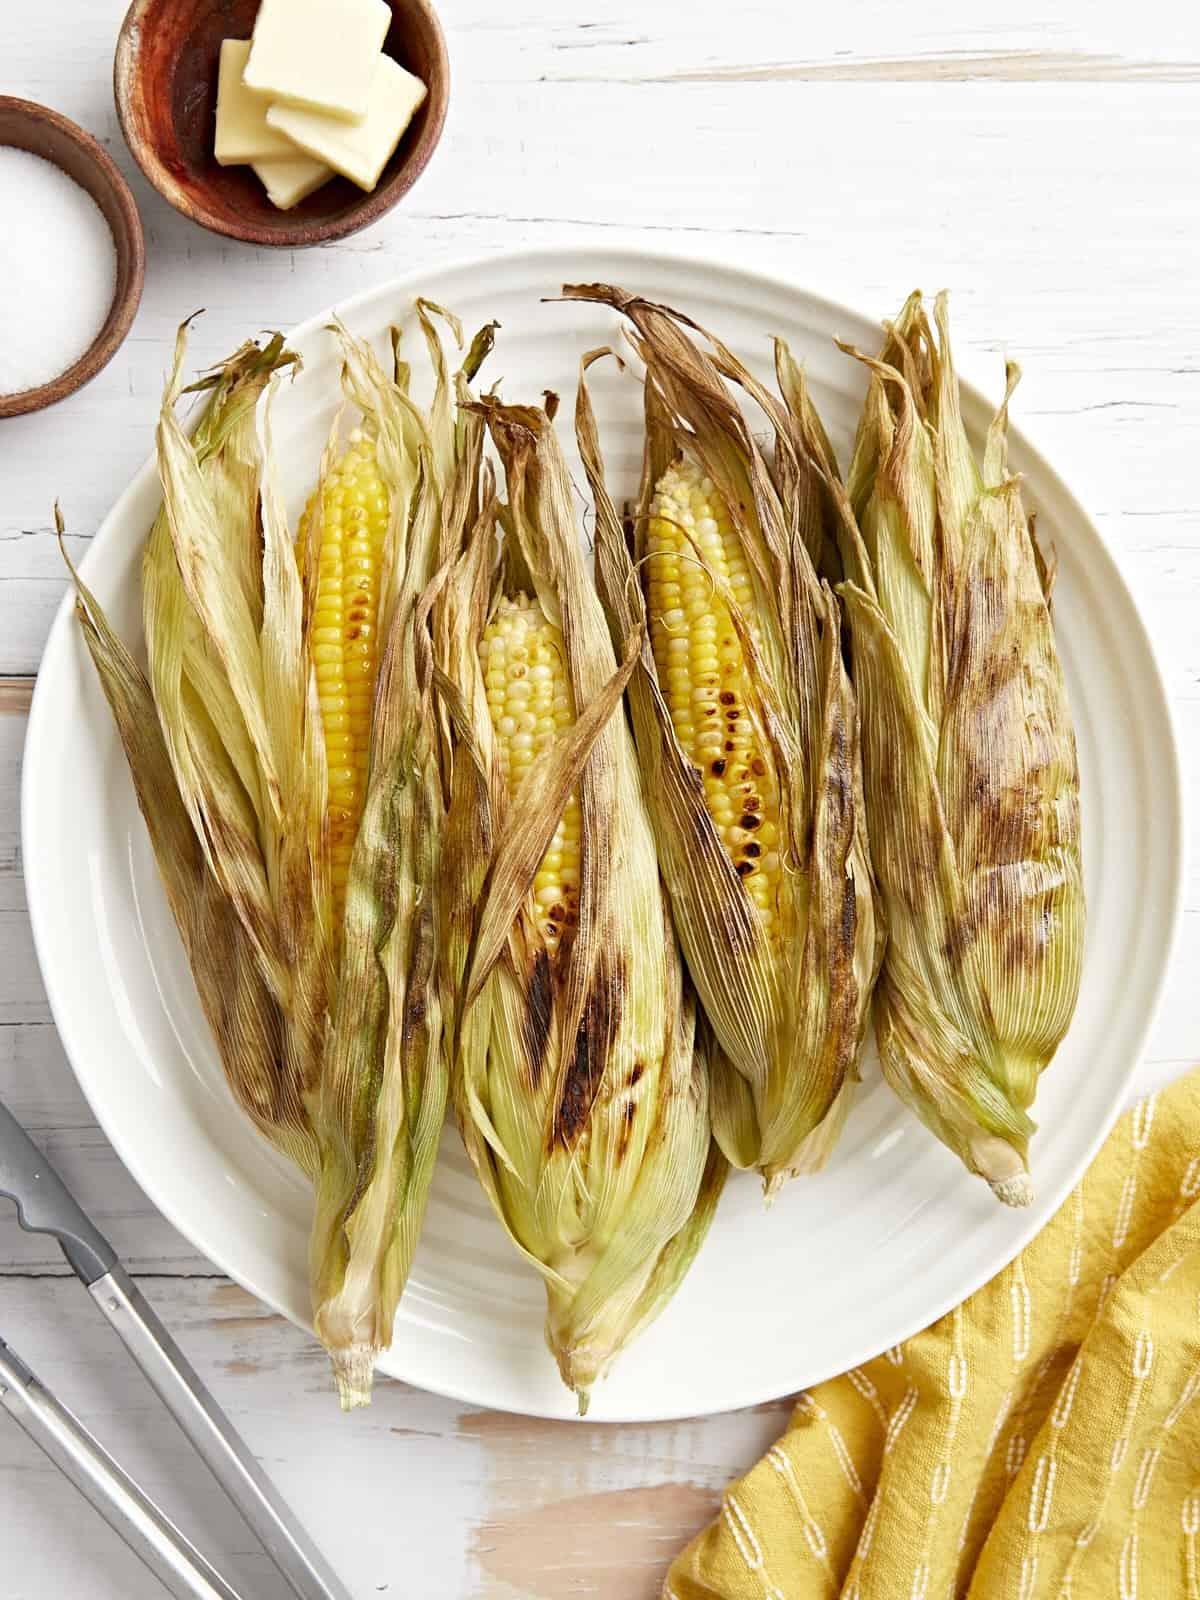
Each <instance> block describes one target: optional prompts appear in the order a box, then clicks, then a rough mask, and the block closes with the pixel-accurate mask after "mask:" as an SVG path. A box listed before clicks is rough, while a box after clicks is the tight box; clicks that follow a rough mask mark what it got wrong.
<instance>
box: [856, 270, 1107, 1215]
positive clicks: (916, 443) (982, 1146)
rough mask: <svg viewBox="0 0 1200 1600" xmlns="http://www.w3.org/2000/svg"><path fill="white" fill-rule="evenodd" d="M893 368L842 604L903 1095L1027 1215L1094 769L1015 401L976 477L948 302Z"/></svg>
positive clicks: (871, 430) (878, 401) (884, 356)
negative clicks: (1034, 1110) (1041, 1081)
mask: <svg viewBox="0 0 1200 1600" xmlns="http://www.w3.org/2000/svg"><path fill="white" fill-rule="evenodd" d="M935 321H936V333H935V331H934V328H933V327H931V326H930V323H929V320H928V318H927V316H926V313H925V310H924V307H923V304H922V301H921V297H920V295H913V296H912V297H911V298H910V299H909V301H908V302H907V303H906V305H905V306H904V308H903V310H902V312H901V314H900V316H899V318H898V319H897V321H896V322H895V324H894V325H892V326H891V327H890V328H889V330H888V337H887V340H886V343H885V345H884V348H883V351H882V352H881V355H880V357H879V358H878V359H871V358H869V357H866V356H863V355H861V354H859V352H857V351H853V352H851V353H852V354H854V355H856V356H858V359H859V360H861V361H863V362H864V364H865V365H866V366H867V368H868V371H869V373H870V387H869V391H868V395H867V401H866V405H865V408H864V412H863V418H862V422H861V424H860V427H859V434H858V441H857V446H856V450H855V456H854V461H853V464H852V466H851V470H850V474H849V481H848V486H849V494H850V501H851V511H852V513H853V518H856V519H857V523H858V530H861V536H859V532H858V530H856V529H855V528H854V525H853V518H848V519H847V521H846V523H845V527H844V532H845V537H844V539H843V549H842V557H843V561H844V563H845V569H846V575H847V582H846V583H845V584H844V585H843V587H842V590H841V593H842V597H843V602H844V605H845V609H846V615H847V618H848V622H849V627H850V634H851V640H852V649H853V663H854V676H855V682H856V684H857V686H858V691H859V695H860V697H861V700H862V705H863V726H864V767H865V774H866V788H867V801H868V809H869V814H870V823H871V840H872V849H873V853H874V860H875V867H876V872H877V874H878V878H879V883H880V887H881V891H882V893H883V896H884V900H885V903H886V907H887V917H888V926H889V936H890V939H889V945H888V950H887V954H886V958H885V961H884V966H883V972H882V975H881V978H880V983H879V988H878V992H877V997H876V1032H877V1036H878V1041H879V1051H880V1058H881V1062H882V1065H883V1071H884V1074H885V1076H886V1078H887V1080H888V1082H889V1083H890V1084H891V1085H892V1086H893V1088H894V1089H895V1090H896V1091H897V1093H899V1094H900V1095H901V1097H902V1098H903V1099H904V1100H905V1101H906V1102H907V1103H908V1104H909V1105H910V1106H912V1108H913V1109H914V1110H915V1111H916V1112H917V1113H918V1115H919V1116H920V1117H921V1118H922V1119H923V1120H924V1121H925V1122H926V1123H927V1124H928V1125H929V1127H930V1128H932V1130H933V1131H934V1133H936V1134H937V1136H938V1137H939V1138H940V1139H941V1140H942V1141H943V1142H944V1143H945V1144H947V1145H948V1146H949V1147H950V1149H951V1150H953V1151H955V1153H956V1154H957V1155H958V1156H959V1157H960V1158H961V1160H962V1161H963V1162H964V1163H965V1164H966V1166H967V1167H968V1168H969V1170H970V1171H972V1172H974V1173H977V1174H978V1175H979V1176H981V1177H983V1178H985V1179H986V1180H987V1181H988V1183H990V1185H991V1186H992V1189H993V1190H994V1191H995V1193H996V1194H997V1196H998V1197H999V1198H1000V1199H1001V1200H1003V1201H1005V1202H1007V1203H1008V1204H1010V1205H1025V1204H1028V1202H1029V1200H1030V1199H1031V1198H1032V1192H1033V1191H1032V1185H1031V1182H1030V1179H1029V1176H1028V1170H1027V1167H1028V1145H1029V1137H1030V1134H1031V1133H1032V1132H1033V1128H1034V1124H1033V1122H1032V1120H1031V1119H1030V1117H1029V1114H1028V1113H1029V1108H1030V1106H1031V1104H1032V1102H1033V1099H1034V1095H1035V1092H1036V1089H1037V1081H1038V1075H1039V1073H1040V1072H1041V1071H1042V1070H1043V1068H1044V1067H1045V1066H1046V1065H1047V1063H1048V1062H1049V1061H1050V1059H1051V1057H1052V1056H1053V1054H1054V1052H1055V1050H1056V1048H1057V1046H1058V1044H1059V1042H1060V1041H1061V1039H1062V1037H1063V1035H1064V1033H1065V1032H1066V1029H1067V1026H1068V1024H1069V1022H1070V1019H1071V1014H1072V1012H1073V1010H1074V1007H1075V1002H1076V998H1077V996H1078V992H1079V981H1080V970H1081V964H1082V958H1083V939H1084V920H1085V916H1084V891H1083V871H1082V859H1081V854H1080V828H1079V772H1078V765H1077V761H1076V752H1075V736H1074V732H1073V728H1072V723H1071V713H1070V707H1069V705H1068V703H1067V695H1066V688H1065V685H1064V682H1063V675H1062V668H1061V666H1060V663H1059V659H1058V654H1057V651H1056V649H1055V642H1054V628H1053V624H1052V620H1051V615H1050V607H1049V598H1048V589H1049V575H1048V572H1047V569H1046V567H1045V565H1044V564H1043V562H1042V560H1041V556H1040V553H1039V551H1038V549H1037V545H1036V542H1035V539H1034V537H1033V535H1032V531H1031V523H1030V519H1029V518H1028V517H1027V516H1026V513H1025V511H1024V509H1023V507H1022V504H1021V493H1020V487H1019V483H1018V480H1017V479H1016V477H1014V476H1013V475H1012V474H1011V473H1010V472H1009V469H1008V460H1007V422H1008V415H1007V413H1008V399H1009V396H1010V395H1011V393H1012V390H1013V388H1014V386H1015V384H1016V381H1017V377H1018V373H1017V369H1016V368H1015V367H1013V366H1010V367H1009V369H1008V387H1007V393H1006V395H1005V400H1004V404H1003V405H1002V407H1001V409H1000V411H999V413H998V414H997V416H996V417H995V419H994V421H993V422H992V425H991V427H990V429H989V431H988V436H987V442H986V448H985V451H984V456H983V462H982V465H980V464H978V463H977V462H976V458H975V455H974V453H973V451H972V449H971V445H970V442H969V440H968V438H967V435H966V431H965V429H964V427H963V423H962V417H961V413H960V405H959V394H958V382H957V378H956V376H955V372H954V366H953V362H952V359H951V354H950V342H949V335H948V329H947V318H946V302H945V297H944V296H939V297H938V300H937V303H936V309H935Z"/></svg>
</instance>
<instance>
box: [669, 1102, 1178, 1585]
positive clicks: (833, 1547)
mask: <svg viewBox="0 0 1200 1600" xmlns="http://www.w3.org/2000/svg"><path fill="white" fill-rule="evenodd" d="M716 1596H720V1597H721V1600H826V1597H829V1600H951V1597H969V1600H1108V1597H1110V1596H1111V1597H1112V1600H1175V1597H1177V1596H1178V1597H1180V1600H1184V1597H1186V1600H1200V1073H1193V1074H1192V1075H1191V1076H1190V1077H1189V1078H1186V1079H1185V1080H1183V1082H1181V1083H1178V1084H1175V1085H1173V1086H1172V1087H1171V1088H1170V1089H1168V1090H1164V1091H1163V1092H1161V1093H1160V1094H1158V1095H1152V1096H1151V1097H1150V1098H1149V1099H1148V1100H1143V1101H1142V1102H1141V1103H1140V1104H1139V1105H1138V1106H1137V1107H1136V1108H1135V1109H1134V1110H1133V1111H1131V1112H1129V1113H1128V1114H1127V1115H1126V1116H1124V1117H1123V1118H1122V1119H1121V1121H1120V1122H1119V1123H1118V1125H1117V1126H1116V1128H1115V1129H1114V1130H1113V1133H1112V1134H1111V1136H1110V1137H1109V1140H1108V1142H1107V1144H1106V1145H1105V1146H1104V1148H1103V1150H1102V1151H1101V1152H1100V1155H1099V1156H1098V1157H1097V1158H1096V1160H1095V1161H1094V1162H1093V1164H1092V1166H1091V1168H1090V1169H1089V1171H1088V1173H1087V1175H1086V1176H1085V1178H1084V1180H1083V1182H1082V1183H1081V1184H1080V1185H1079V1187H1078V1188H1077V1189H1076V1190H1075V1192H1074V1193H1073V1194H1072V1195H1071V1197H1070V1199H1069V1200H1068V1201H1067V1202H1066V1204H1065V1205H1064V1206H1063V1207H1062V1209H1061V1210H1060V1211H1059V1212H1058V1214H1057V1215H1056V1216H1055V1217H1054V1218H1053V1220H1052V1221H1051V1222H1049V1223H1048V1224H1047V1226H1046V1227H1045V1228H1044V1229H1043V1230H1042V1232H1041V1233H1040V1234H1039V1235H1038V1236H1037V1238H1036V1239H1034V1240H1033V1242H1032V1243H1031V1244H1030V1245H1028V1246H1027V1248H1026V1249H1025V1250H1024V1252H1023V1253H1022V1254H1021V1255H1020V1256H1019V1257H1018V1258H1017V1260H1016V1261H1015V1262H1014V1263H1013V1264H1012V1266H1010V1267H1008V1268H1007V1269H1006V1270H1005V1271H1004V1272H1002V1273H1000V1275H999V1276H998V1277H997V1278H995V1279H994V1280H993V1281H992V1282H991V1283H989V1284H988V1285H987V1286H986V1287H985V1288H983V1289H980V1290H979V1292H978V1293H977V1294H974V1295H972V1296H971V1298H970V1299H969V1300H967V1301H966V1302H965V1303H964V1304H963V1305H961V1306H959V1307H958V1309H957V1310H955V1311H952V1312H951V1313H950V1314H949V1315H948V1316H945V1317H943V1318H942V1319H941V1321H940V1322H937V1323H935V1324H934V1325H933V1327H931V1328H927V1329H926V1330H925V1332H924V1333H921V1334H918V1335H917V1337H916V1338H915V1339H910V1340H909V1341H908V1343H907V1344H904V1345H902V1346H900V1347H899V1348H898V1349H895V1350H889V1351H888V1352H887V1354H886V1355H883V1356H880V1357H879V1358H878V1359H877V1360H875V1361H871V1362H869V1363H868V1364H867V1365H866V1366H863V1367H858V1368H856V1369H855V1370H854V1371H852V1372H847V1373H845V1374H844V1375H843V1376H842V1377H840V1378H834V1379H831V1380H830V1381H829V1382H828V1383H823V1384H821V1385H819V1386H818V1387H817V1388H815V1389H813V1390H811V1391H810V1392H808V1393H806V1394H803V1395H801V1397H800V1400H799V1403H798V1404H797V1406H796V1410H795V1413H794V1414H793V1417H792V1421H791V1424H790V1426H789V1429H788V1432H787V1433H786V1434H785V1435H784V1436H783V1438H782V1439H781V1440H780V1441H779V1443H778V1444H777V1445H775V1447H774V1448H773V1449H772V1450H770V1451H769V1452H768V1453H767V1455H766V1457H765V1459H764V1460H763V1461H761V1462H760V1463H759V1464H758V1465H757V1466H756V1467H755V1468H753V1470H752V1471H751V1472H749V1473H748V1474H747V1475H746V1476H745V1477H744V1478H743V1479H741V1481H740V1482H738V1483H736V1484H734V1486H733V1487H732V1488H731V1489H730V1490H729V1491H728V1492H727V1493H726V1495H725V1498H724V1503H723V1505H722V1509H721V1514H720V1516H719V1518H718V1519H717V1521H716V1522H714V1523H713V1524H712V1526H711V1527H709V1528H708V1529H707V1530H706V1531H705V1532H704V1533H703V1534H701V1535H700V1537H699V1538H697V1539H696V1540H695V1541H694V1542H693V1543H692V1545H691V1546H690V1547H689V1548H688V1549H687V1550H686V1551H685V1552H684V1554H683V1555H682V1556H681V1557H679V1559H678V1560H677V1561H676V1562H675V1565H674V1566H673V1567H672V1569H671V1573H670V1576H669V1578H668V1580H667V1583H666V1586H665V1588H664V1597H665V1600H712V1597H716Z"/></svg>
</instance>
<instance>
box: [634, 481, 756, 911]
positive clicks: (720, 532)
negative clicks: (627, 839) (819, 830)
mask: <svg viewBox="0 0 1200 1600" xmlns="http://www.w3.org/2000/svg"><path fill="white" fill-rule="evenodd" d="M646 550H647V557H648V559H647V562H646V572H647V582H648V589H649V612H650V641H651V646H652V648H653V651H654V661H655V666H656V667H657V669H658V681H659V684H660V685H661V687H662V692H663V694H664V696H665V698H666V702H667V706H668V708H669V710H670V713H671V721H672V723H673V724H674V727H675V735H676V738H677V739H678V740H679V743H680V745H681V747H682V749H683V751H684V753H685V754H686V755H687V756H688V757H689V759H690V760H691V761H692V762H693V764H694V765H695V766H696V767H697V768H698V769H699V771H700V774H701V777H702V778H703V780H704V798H705V804H706V806H707V809H708V813H709V815H710V816H711V818H712V820H713V822H714V824H715V825H716V829H717V832H718V834H719V835H720V837H721V842H722V843H723V845H724V846H725V850H726V852H727V853H728V855H729V858H730V860H731V861H732V862H733V865H734V869H735V870H736V872H737V873H738V876H739V877H740V878H741V880H742V882H743V883H744V885H745V887H746V890H747V892H748V893H749V895H750V897H751V898H752V900H753V901H754V903H755V906H756V907H757V908H758V912H759V915H760V918H761V920H762V922H763V925H764V926H765V928H766V929H767V931H768V933H769V934H771V935H772V936H774V935H775V934H776V933H777V917H778V900H777V895H778V889H779V881H780V859H779V793H778V788H777V786H776V783H775V779H774V776H773V774H772V772H771V769H770V766H769V764H768V762H767V761H766V760H765V759H764V756H763V752H762V750H761V748H760V747H759V744H758V741H757V739H756V737H755V733H754V725H753V722H752V719H751V717H750V715H749V712H748V693H749V688H750V684H749V676H748V668H747V663H746V658H745V654H744V652H743V650H742V646H741V642H740V640H739V639H738V635H737V631H736V629H735V628H734V625H733V622H732V619H731V618H730V615H729V610H728V608H727V607H726V605H725V603H724V602H723V601H722V600H721V599H720V597H719V596H718V595H717V594H716V593H715V592H714V589H713V585H712V582H711V580H710V578H709V572H712V573H713V574H715V575H716V576H717V577H719V578H721V579H722V580H723V581H724V582H725V583H726V584H727V585H728V586H729V590H730V591H731V593H732V595H733V599H734V601H735V603H736V605H737V607H738V609H739V611H740V612H741V613H742V615H743V616H744V617H745V618H746V622H747V625H748V627H749V629H750V632H751V635H752V636H753V635H754V586H753V582H752V579H751V575H750V572H749V569H748V568H747V566H746V561H745V558H744V556H743V555H742V550H741V546H740V544H739V541H738V539H737V535H736V533H735V531H734V528H733V525H732V523H731V522H730V518H729V512H728V509H727V508H726V505H725V502H724V499H723V498H722V496H721V495H720V494H719V493H718V491H717V489H716V487H715V485H714V484H713V481H712V479H711V478H709V477H706V476H705V475H704V474H703V473H702V472H701V470H700V468H699V467H698V466H696V465H695V463H694V462H691V461H687V460H681V461H677V462H675V463H673V464H672V465H671V466H670V467H668V468H667V470H666V472H664V473H663V475H662V477H661V478H660V479H659V482H658V486H657V488H656V490H655V494H654V501H653V505H652V507H651V518H650V525H649V531H648V538H647V546H646ZM706 568H707V569H708V570H707V571H706V570H705V569H706Z"/></svg>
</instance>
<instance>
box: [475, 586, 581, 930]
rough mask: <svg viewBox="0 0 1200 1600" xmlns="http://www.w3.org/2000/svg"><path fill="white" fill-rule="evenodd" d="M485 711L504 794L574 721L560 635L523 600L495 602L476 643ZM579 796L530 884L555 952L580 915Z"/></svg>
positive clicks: (571, 802) (517, 784) (514, 787)
mask: <svg viewBox="0 0 1200 1600" xmlns="http://www.w3.org/2000/svg"><path fill="white" fill-rule="evenodd" d="M479 663H480V667H481V669H482V671H483V675H484V683H485V685H486V687H487V701H488V710H489V712H490V713H491V719H492V728H493V730H494V732H495V735H496V748H497V750H498V752H499V757H500V766H501V770H502V771H503V773H504V779H505V782H506V784H507V785H508V792H509V794H510V795H512V794H515V793H516V792H517V790H518V788H519V787H520V785H521V782H522V780H523V779H524V778H525V776H526V775H527V773H528V772H529V769H530V767H531V766H532V765H533V763H534V762H535V761H537V760H538V759H539V758H540V757H542V756H543V755H544V754H545V753H546V751H547V750H549V748H550V747H551V745H552V744H553V743H554V740H555V738H556V736H557V735H558V734H559V733H560V732H561V731H562V730H563V729H564V728H568V727H570V725H571V724H572V723H573V722H574V720H575V704H574V697H573V695H572V693H571V685H570V682H569V680H568V678H567V673H566V666H565V662H564V653H563V639H562V634H561V633H560V632H559V630H558V629H557V628H556V627H555V626H554V624H553V623H551V622H549V621H548V620H547V619H546V616H545V614H544V612H543V611H542V609H541V607H540V606H539V605H538V604H537V602H536V601H534V600H530V599H529V598H528V596H526V595H518V596H516V597H515V598H513V599H507V598H506V599H504V600H501V602H500V604H499V605H498V606H497V608H496V612H495V615H494V616H493V617H492V620H491V621H490V622H489V623H488V626H487V628H486V629H485V631H484V635H483V638H482V639H481V640H480V643H479ZM579 835H580V811H579V797H578V795H575V794H572V795H571V797H570V798H569V799H568V801H567V804H566V806H565V808H564V810H563V814H562V816H561V818H560V819H559V823H558V827H557V828H556V829H555V832H554V837H553V838H552V839H551V841H550V847H549V849H548V850H547V851H546V854H545V855H544V856H543V857H542V862H541V865H540V866H539V867H538V871H537V877H536V878H535V879H534V888H533V893H534V901H535V905H536V917H537V923H538V927H539V928H540V930H541V933H542V937H543V938H544V939H545V941H546V944H547V946H548V948H549V949H550V950H551V951H554V950H556V949H557V948H558V945H559V943H560V941H561V939H562V937H563V935H564V934H565V933H566V932H567V930H568V929H570V928H573V927H574V926H575V924H576V922H577V920H578V917H579Z"/></svg>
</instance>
